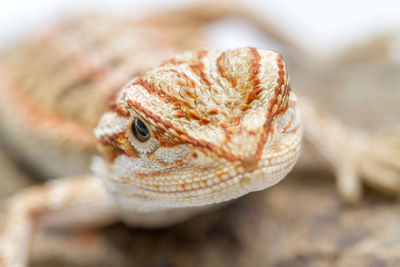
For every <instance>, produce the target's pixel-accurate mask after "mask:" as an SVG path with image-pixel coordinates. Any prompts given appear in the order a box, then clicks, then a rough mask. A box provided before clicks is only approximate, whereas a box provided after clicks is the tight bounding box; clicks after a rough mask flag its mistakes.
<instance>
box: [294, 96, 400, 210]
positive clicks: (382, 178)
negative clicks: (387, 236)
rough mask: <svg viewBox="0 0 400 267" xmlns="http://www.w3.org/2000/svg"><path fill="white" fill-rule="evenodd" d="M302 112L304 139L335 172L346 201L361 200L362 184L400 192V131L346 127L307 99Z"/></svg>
mask: <svg viewBox="0 0 400 267" xmlns="http://www.w3.org/2000/svg"><path fill="white" fill-rule="evenodd" d="M300 110H301V116H302V121H303V124H304V138H305V140H306V141H307V143H309V144H311V146H312V147H313V151H316V152H317V154H318V159H320V160H323V161H325V163H328V165H329V167H330V168H331V169H332V170H333V172H334V173H335V175H336V177H337V188H338V191H339V194H340V196H341V198H342V199H343V200H344V201H345V202H348V203H354V202H357V201H358V200H360V198H361V196H362V186H361V182H362V181H364V182H366V183H367V184H369V185H371V186H373V187H374V188H376V189H378V190H380V191H382V192H384V193H388V194H393V193H394V194H399V193H400V129H399V130H395V131H392V132H391V133H390V134H389V133H386V134H370V133H364V132H361V131H357V130H355V129H351V128H347V127H345V126H344V125H343V124H342V123H341V122H340V121H339V120H338V119H336V118H335V117H333V116H332V115H330V114H328V113H326V112H324V111H322V110H321V109H319V108H318V107H317V106H315V105H314V104H313V103H312V102H311V101H310V100H308V99H307V98H302V99H301V101H300Z"/></svg>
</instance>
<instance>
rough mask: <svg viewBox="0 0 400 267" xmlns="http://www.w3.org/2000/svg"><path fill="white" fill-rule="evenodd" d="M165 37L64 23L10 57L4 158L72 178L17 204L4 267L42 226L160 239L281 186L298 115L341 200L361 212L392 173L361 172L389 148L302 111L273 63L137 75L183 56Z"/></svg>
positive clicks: (230, 62) (189, 65)
mask: <svg viewBox="0 0 400 267" xmlns="http://www.w3.org/2000/svg"><path fill="white" fill-rule="evenodd" d="M112 21H113V23H110V22H112ZM135 25H139V27H135ZM191 31H192V30H191ZM87 33H90V35H86V34H87ZM163 33H164V31H162V30H160V29H159V28H158V27H157V26H154V25H152V24H140V23H135V24H133V23H131V24H129V23H127V21H125V20H120V19H117V20H104V21H103V20H102V18H100V19H95V18H93V19H91V20H90V19H89V20H86V19H85V20H83V21H78V22H77V21H68V22H66V23H64V24H61V25H60V26H57V27H56V28H55V30H53V31H51V32H50V33H48V34H45V35H43V36H41V37H40V38H39V39H38V40H36V41H34V42H31V43H28V44H25V45H23V46H22V47H20V48H19V49H16V50H14V51H13V52H11V53H9V54H8V55H6V57H5V59H4V61H3V63H2V77H1V80H2V84H3V88H2V90H1V91H0V94H1V98H0V99H1V100H0V101H1V105H0V108H1V115H2V120H3V128H2V130H3V131H4V135H5V136H6V138H7V140H8V142H9V146H11V147H13V149H14V150H15V151H17V152H18V153H19V154H21V155H23V157H25V161H27V162H30V163H31V165H33V166H36V168H37V170H39V171H41V172H42V173H44V174H47V176H54V177H59V176H66V175H67V176H68V175H75V176H74V177H71V178H62V179H59V180H58V181H54V182H48V183H46V184H44V185H43V186H37V187H33V188H28V189H26V190H25V191H23V192H20V193H18V194H16V195H15V196H14V197H12V198H11V199H10V200H9V202H8V203H7V206H6V217H5V220H4V226H3V228H2V230H1V236H0V238H1V239H0V246H1V249H0V259H1V260H0V262H1V263H2V264H3V265H5V266H23V265H24V264H25V263H26V260H27V252H28V250H29V249H28V247H29V237H30V236H31V234H32V231H33V227H34V225H40V226H41V227H50V226H51V227H72V226H82V225H87V226H93V225H103V224H106V223H110V222H113V221H115V220H117V219H122V220H124V221H125V222H127V223H128V224H130V225H134V226H146V227H158V226H166V225H171V224H173V223H177V222H180V221H182V220H185V219H187V218H189V217H191V216H194V215H195V214H198V213H200V212H204V211H206V210H209V209H213V208H215V207H217V206H219V205H221V204H222V203H224V202H226V201H229V200H233V199H235V198H238V197H240V196H242V195H245V194H247V193H250V192H253V191H258V190H262V189H265V188H267V187H269V186H272V185H274V184H276V183H277V182H279V181H280V180H281V179H282V178H283V177H285V175H286V174H287V173H288V172H289V171H290V170H291V168H292V167H293V166H294V164H295V162H296V159H297V157H298V155H299V151H300V141H301V137H302V129H301V124H300V115H299V106H300V109H301V111H302V112H301V113H302V115H301V116H302V121H303V124H304V133H305V138H307V140H308V141H309V142H310V143H312V144H313V145H314V147H316V148H317V149H318V151H319V152H320V155H321V156H322V157H323V158H324V159H325V160H326V161H327V162H329V164H330V166H331V167H333V169H334V170H335V172H336V173H337V175H338V178H339V179H338V180H339V183H338V184H339V189H340V192H341V193H342V195H343V196H344V197H345V198H347V199H349V200H355V199H357V198H359V194H360V189H359V183H360V180H359V179H358V176H357V175H358V174H361V175H364V176H366V177H369V179H370V180H374V178H375V177H376V176H377V175H379V174H378V173H377V172H376V171H374V172H370V171H369V170H371V169H375V170H376V169H378V170H380V169H384V168H385V167H384V164H382V163H381V162H380V161H378V160H376V161H373V160H372V161H370V163H371V164H369V165H367V166H366V165H365V164H362V162H363V161H362V159H363V157H364V155H365V153H366V152H371V151H374V149H375V148H377V147H379V148H380V151H381V150H382V146H379V144H380V143H382V142H381V140H383V139H382V138H373V137H371V136H369V135H363V134H361V133H358V132H356V131H354V130H349V129H347V128H345V127H344V126H343V125H342V124H341V123H340V122H338V121H337V120H336V119H335V118H333V117H332V116H330V115H328V114H325V113H324V112H322V111H321V110H320V109H318V108H317V107H315V106H314V105H313V104H312V103H311V102H309V101H307V100H306V99H304V100H302V101H300V102H299V103H297V99H296V96H295V94H294V92H293V90H292V88H291V86H290V83H289V79H288V76H287V72H286V67H285V64H284V62H283V59H282V57H281V56H280V55H279V54H276V53H274V52H271V51H267V50H261V49H256V48H240V49H234V50H226V51H218V50H195V51H192V52H186V53H183V54H178V55H176V56H175V57H173V58H171V59H169V60H166V61H164V63H163V64H161V65H160V66H158V67H154V68H153V69H151V70H150V71H147V72H145V73H144V74H140V73H141V72H142V71H145V70H147V69H148V68H149V67H150V66H151V65H153V64H155V63H156V62H159V61H160V59H162V58H168V56H170V55H171V54H172V53H173V52H175V51H178V50H181V49H182V48H186V45H187V44H185V45H182V43H180V42H177V41H176V40H177V39H170V40H169V38H170V36H171V35H169V34H163ZM186 33H188V32H186ZM137 35H140V36H141V37H142V38H139V39H138V38H133V36H137ZM177 36H181V37H182V36H185V35H177ZM185 37H187V36H185ZM178 39H179V38H178ZM149 44H150V45H149ZM39 48H40V49H43V50H44V51H43V52H38V49H39ZM134 76H137V77H136V78H134V79H133V80H131V81H129V79H131V78H132V77H134ZM123 83H126V84H125V85H124V86H122V85H123ZM119 87H122V89H120V90H119V91H118V92H115V90H116V89H117V88H119ZM107 102H109V103H108V104H107ZM89 103H90V104H89ZM107 106H108V108H106V107H107ZM101 113H104V114H103V115H102V116H101V118H100V119H99V122H98V123H97V126H96V127H95V130H94V135H95V137H96V139H97V141H96V140H95V138H94V137H92V134H91V131H92V127H94V126H95V124H96V122H97V120H98V118H99V116H100V114H101ZM96 142H97V143H98V148H99V150H100V153H101V155H102V156H101V157H95V159H94V160H93V163H92V169H93V171H94V174H91V175H89V174H88V175H82V173H85V172H87V171H88V166H89V161H90V159H91V158H92V157H93V155H94V154H95V152H94V151H95V150H96V149H95V143H96ZM366 144H370V145H369V146H366ZM99 178H100V179H99ZM374 181H375V182H376V181H377V182H376V183H377V184H379V180H377V179H375V180H374ZM387 188H388V189H387V190H394V191H398V188H393V187H391V186H388V187H387Z"/></svg>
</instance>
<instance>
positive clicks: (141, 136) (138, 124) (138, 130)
mask: <svg viewBox="0 0 400 267" xmlns="http://www.w3.org/2000/svg"><path fill="white" fill-rule="evenodd" d="M132 131H133V134H134V135H135V137H136V138H137V139H138V140H139V141H141V142H145V141H147V140H148V139H149V138H150V132H149V129H147V127H146V125H145V124H144V123H143V122H142V121H141V120H139V119H135V122H134V123H133V124H132Z"/></svg>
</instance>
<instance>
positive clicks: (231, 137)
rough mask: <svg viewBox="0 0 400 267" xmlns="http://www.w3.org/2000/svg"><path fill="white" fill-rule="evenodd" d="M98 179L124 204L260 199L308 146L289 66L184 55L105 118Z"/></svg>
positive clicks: (137, 86)
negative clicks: (303, 143)
mask: <svg viewBox="0 0 400 267" xmlns="http://www.w3.org/2000/svg"><path fill="white" fill-rule="evenodd" d="M95 135H96V137H97V139H98V140H99V142H100V144H101V149H102V150H103V151H104V152H105V153H104V154H105V156H104V158H103V159H102V160H101V162H102V163H101V164H95V165H96V166H95V170H96V172H97V173H98V174H100V176H102V177H103V178H104V180H105V182H106V184H107V187H108V189H109V191H111V193H112V194H113V195H114V196H115V197H116V198H117V199H119V200H120V202H125V203H126V202H129V203H130V205H134V206H135V205H136V206H138V207H141V208H143V207H149V208H154V207H157V208H176V207H190V206H203V205H208V204H213V203H218V202H222V201H227V200H230V199H234V198H237V197H239V196H242V195H244V194H247V193H249V192H252V191H257V190H262V189H264V188H267V187H269V186H271V185H273V184H275V183H277V182H278V181H280V180H281V179H282V178H283V177H285V176H286V174H287V173H288V172H289V171H290V170H291V168H292V167H293V166H294V164H295V162H296V159H297V156H298V153H299V149H300V140H301V128H300V125H299V114H298V109H297V106H296V97H295V95H294V93H293V91H292V90H291V88H290V86H289V83H288V77H287V73H286V68H285V65H284V62H283V60H282V57H281V56H280V55H279V54H276V53H274V52H271V51H266V50H260V49H255V48H240V49H235V50H227V51H217V50H210V51H204V50H203V51H196V52H186V53H183V54H180V55H177V56H176V57H175V58H173V59H170V60H168V61H166V62H164V63H163V64H162V65H160V66H159V67H157V68H154V69H153V70H150V71H148V72H147V73H145V74H143V75H141V76H139V77H137V78H135V79H133V80H132V81H130V82H129V83H128V84H127V85H126V86H124V87H123V89H122V90H121V91H120V92H119V93H118V94H117V95H116V97H115V98H114V99H113V101H112V103H111V105H110V107H109V109H108V111H107V112H106V113H105V114H104V115H103V116H102V117H101V119H100V122H99V124H98V126H97V128H96V129H95Z"/></svg>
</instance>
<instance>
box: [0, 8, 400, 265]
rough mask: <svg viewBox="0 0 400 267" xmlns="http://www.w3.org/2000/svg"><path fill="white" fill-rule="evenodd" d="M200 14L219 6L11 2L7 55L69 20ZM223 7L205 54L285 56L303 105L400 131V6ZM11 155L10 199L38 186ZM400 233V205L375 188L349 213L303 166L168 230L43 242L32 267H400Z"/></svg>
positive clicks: (6, 165) (111, 231) (2, 33)
mask: <svg viewBox="0 0 400 267" xmlns="http://www.w3.org/2000/svg"><path fill="white" fill-rule="evenodd" d="M82 2H84V3H82ZM199 3H203V4H204V3H208V2H205V1H194V0H191V1H177V0H170V1H156V0H151V1H122V0H113V1H78V0H69V1H45V0H36V1H23V0H13V1H3V2H2V3H1V4H0V49H1V52H2V54H6V55H7V53H8V51H10V50H9V49H12V48H13V47H15V46H16V45H17V44H19V43H20V42H21V41H23V40H28V39H30V38H32V37H36V36H37V35H38V33H40V32H42V30H43V29H46V28H48V27H50V26H52V25H56V24H57V23H58V21H60V20H61V19H62V18H64V17H67V16H69V15H70V14H76V13H78V14H85V12H89V13H93V12H95V11H96V12H97V11H98V12H102V13H104V14H117V17H118V16H120V17H134V18H138V17H144V16H148V15H151V14H158V13H160V14H161V13H163V14H167V17H168V14H173V12H174V11H175V10H177V9H185V8H189V9H190V6H192V5H196V4H199ZM209 3H212V2H209ZM214 4H215V8H214V7H213V6H212V5H211V4H210V6H211V8H210V9H208V10H206V12H205V13H206V15H204V14H203V15H199V17H202V16H203V17H207V19H205V20H204V21H205V22H204V23H203V24H202V25H201V30H200V32H201V36H202V37H201V38H204V39H205V40H206V41H205V42H204V46H206V47H219V48H234V47H240V46H255V47H259V48H265V49H271V50H276V51H278V52H280V53H281V54H282V55H283V56H284V58H285V61H286V64H287V67H288V71H289V74H290V78H291V83H292V87H293V88H294V90H295V91H296V92H297V94H299V95H301V96H307V97H309V98H310V99H312V100H313V101H314V102H315V103H317V105H319V106H321V107H323V108H324V109H325V110H326V111H328V112H331V113H332V114H334V115H335V116H336V117H338V118H339V119H340V120H341V121H343V122H344V123H345V124H346V125H347V126H351V127H354V128H360V129H363V130H365V131H377V130H382V129H386V128H390V127H391V126H393V125H395V124H396V123H397V124H398V122H399V118H400V116H399V114H400V105H399V102H400V2H399V1H395V0H381V1H361V0H357V1H356V0H353V1H345V0H337V1H313V0H303V1H290V0H272V1H254V0H252V1H220V2H218V3H214ZM224 5H225V6H226V5H227V6H234V7H235V12H231V13H230V12H225V11H224V12H221V14H225V15H221V14H220V15H217V16H213V15H210V14H212V12H213V11H215V10H219V9H218V8H220V7H221V6H224ZM203 6H204V5H203ZM237 7H238V8H237ZM194 10H195V11H196V10H197V11H196V12H197V13H199V14H200V13H202V12H203V13H204V11H202V10H201V9H200V8H195V9H194ZM221 10H225V9H224V8H222V9H221ZM226 10H230V9H229V8H228V9H226ZM238 10H239V11H240V12H238ZM191 12H193V10H192V11H191ZM196 12H194V13H191V14H197V13H196ZM216 13H218V12H216ZM207 14H208V15H207ZM196 17H197V16H193V20H194V19H195V18H196ZM174 19H176V17H175V18H174V16H171V20H174ZM176 20H178V19H176ZM197 26H198V25H197ZM197 26H196V27H197ZM0 137H1V133H0ZM6 147H7V146H6ZM7 149H9V150H10V148H9V147H8V148H6V150H5V152H4V153H0V171H1V176H0V178H1V187H0V197H1V199H5V198H6V197H7V196H9V195H10V194H11V193H13V192H16V191H18V190H19V189H20V188H23V187H25V186H27V185H28V184H32V183H36V182H35V180H34V179H32V178H31V177H30V176H31V174H30V172H29V171H26V170H24V166H22V165H17V167H14V165H13V163H12V162H11V159H10V157H9V156H8V155H9V154H12V153H11V152H12V151H7ZM13 156H14V158H15V155H13ZM378 189H379V188H378ZM399 225H400V205H399V201H398V198H397V196H393V195H390V196H387V195H385V194H384V193H382V192H380V191H379V190H377V188H375V187H374V186H368V187H366V191H365V196H364V199H363V200H362V202H361V203H359V204H358V205H356V206H354V207H347V206H345V205H343V203H342V202H341V201H340V199H339V197H338V195H337V193H336V188H335V179H334V176H333V175H332V174H331V173H329V172H327V171H326V170H325V169H324V168H321V167H315V166H313V167H306V168H304V167H303V166H299V167H298V168H296V169H295V171H294V172H293V173H291V174H290V175H289V176H288V178H286V179H284V181H283V182H281V183H280V184H279V186H275V187H273V188H271V189H269V190H266V191H265V192H257V193H254V194H250V195H249V196H246V197H244V198H242V199H241V200H240V201H237V202H234V203H233V204H232V205H230V206H229V207H226V208H224V209H222V210H220V211H217V212H213V213H210V214H206V215H202V216H199V217H198V218H195V219H194V220H191V221H189V222H186V223H184V224H182V225H179V226H176V227H172V228H169V229H161V230H151V231H150V230H141V229H129V228H127V227H125V226H124V225H123V224H117V225H113V226H110V227H108V228H104V229H102V230H99V231H96V232H95V231H93V232H85V233H79V234H76V233H69V232H57V233H56V235H55V237H53V238H49V237H47V236H46V237H45V236H38V237H37V238H36V241H35V243H34V244H35V247H34V251H33V258H34V261H33V262H34V263H33V265H32V266H132V265H135V266H280V267H284V266H400V227H399ZM65 240H67V241H65ZM82 244H83V245H82ZM65 252H67V253H65ZM65 254H67V255H65Z"/></svg>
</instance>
